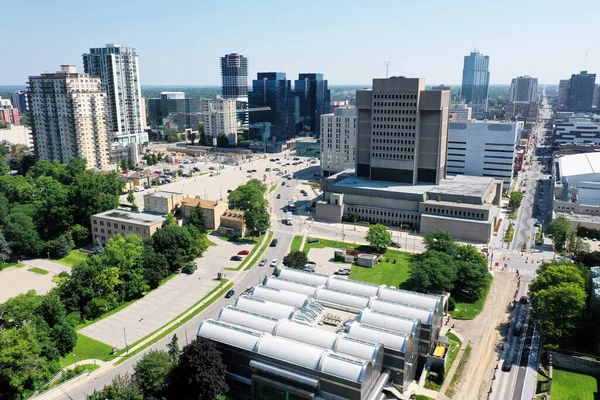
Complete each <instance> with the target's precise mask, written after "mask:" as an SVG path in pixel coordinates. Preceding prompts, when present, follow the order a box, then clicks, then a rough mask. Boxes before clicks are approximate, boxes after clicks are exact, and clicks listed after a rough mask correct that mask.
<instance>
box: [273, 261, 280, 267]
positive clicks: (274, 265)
mask: <svg viewBox="0 0 600 400" xmlns="http://www.w3.org/2000/svg"><path fill="white" fill-rule="evenodd" d="M277 265H279V260H278V259H274V260H273V261H271V267H276V266H277Z"/></svg>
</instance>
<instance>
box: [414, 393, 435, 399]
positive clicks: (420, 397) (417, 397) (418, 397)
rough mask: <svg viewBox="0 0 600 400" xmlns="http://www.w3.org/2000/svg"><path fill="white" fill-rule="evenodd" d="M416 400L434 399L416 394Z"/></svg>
mask: <svg viewBox="0 0 600 400" xmlns="http://www.w3.org/2000/svg"><path fill="white" fill-rule="evenodd" d="M415 400H433V399H432V398H431V397H429V396H425V395H424V394H416V395H415Z"/></svg>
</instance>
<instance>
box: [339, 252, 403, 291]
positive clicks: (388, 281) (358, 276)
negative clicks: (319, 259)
mask: <svg viewBox="0 0 600 400" xmlns="http://www.w3.org/2000/svg"><path fill="white" fill-rule="evenodd" d="M410 257H411V256H410V254H408V253H405V252H401V251H396V250H387V251H386V252H385V253H383V256H381V258H380V260H383V261H381V262H378V263H377V265H375V267H373V268H365V267H361V266H358V265H353V266H352V274H351V275H350V276H349V279H352V280H354V281H360V282H367V283H376V284H378V285H380V284H385V285H388V286H390V287H394V288H397V287H398V286H399V285H400V284H402V283H403V282H406V281H407V280H408V277H409V270H408V265H409V261H410ZM388 260H389V261H388ZM394 260H396V264H394Z"/></svg>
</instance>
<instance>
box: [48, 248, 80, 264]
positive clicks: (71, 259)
mask: <svg viewBox="0 0 600 400" xmlns="http://www.w3.org/2000/svg"><path fill="white" fill-rule="evenodd" d="M87 258H88V253H84V252H83V251H79V250H78V249H75V250H71V251H70V252H69V254H67V255H66V256H65V257H63V258H59V259H57V260H52V261H54V262H57V263H59V264H63V265H66V266H68V267H74V266H75V265H77V264H79V263H80V262H82V261H85V260H87Z"/></svg>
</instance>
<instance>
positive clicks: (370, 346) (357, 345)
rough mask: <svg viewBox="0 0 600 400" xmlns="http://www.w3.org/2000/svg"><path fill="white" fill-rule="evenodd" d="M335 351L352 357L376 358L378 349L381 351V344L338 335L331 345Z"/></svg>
mask: <svg viewBox="0 0 600 400" xmlns="http://www.w3.org/2000/svg"><path fill="white" fill-rule="evenodd" d="M333 351H335V352H336V353H342V354H348V355H349V356H352V357H357V358H362V359H364V360H376V359H377V356H378V354H379V352H380V351H383V348H382V346H381V344H379V343H375V342H370V341H366V340H362V339H358V338H354V337H351V336H348V335H346V334H344V335H342V336H340V338H339V339H338V341H337V342H336V343H335V346H334V347H333Z"/></svg>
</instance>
